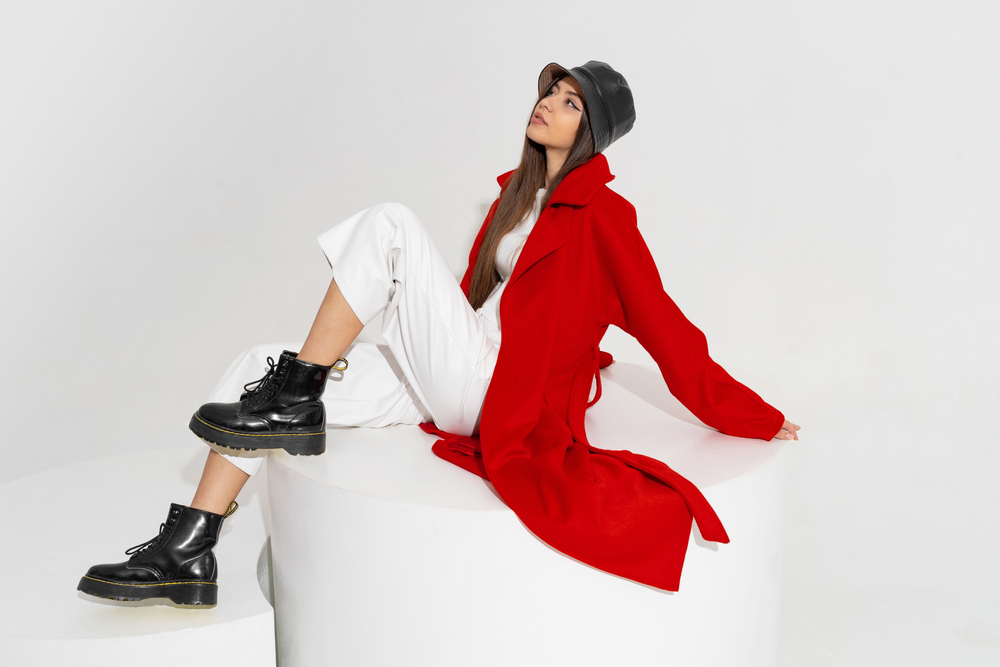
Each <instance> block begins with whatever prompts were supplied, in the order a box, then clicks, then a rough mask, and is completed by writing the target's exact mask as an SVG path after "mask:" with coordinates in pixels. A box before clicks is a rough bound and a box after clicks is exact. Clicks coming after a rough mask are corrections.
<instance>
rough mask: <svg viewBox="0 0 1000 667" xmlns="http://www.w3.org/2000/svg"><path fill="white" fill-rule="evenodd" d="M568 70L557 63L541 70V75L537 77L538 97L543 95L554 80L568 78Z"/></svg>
mask: <svg viewBox="0 0 1000 667" xmlns="http://www.w3.org/2000/svg"><path fill="white" fill-rule="evenodd" d="M569 75H570V74H569V70H567V69H566V68H565V67H563V66H562V65H559V64H557V63H549V64H548V65H546V66H545V67H544V68H543V69H542V73H541V74H539V75H538V96H539V97H541V96H542V95H544V94H545V93H546V92H547V91H548V89H549V88H550V87H551V86H552V82H553V81H555V80H556V79H562V78H563V77H567V76H569Z"/></svg>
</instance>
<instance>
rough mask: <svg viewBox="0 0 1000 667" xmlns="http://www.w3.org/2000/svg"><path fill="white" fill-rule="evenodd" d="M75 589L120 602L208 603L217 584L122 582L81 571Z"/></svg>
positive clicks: (215, 599) (211, 602) (214, 597)
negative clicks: (164, 600)
mask: <svg viewBox="0 0 1000 667" xmlns="http://www.w3.org/2000/svg"><path fill="white" fill-rule="evenodd" d="M76 589H77V590H78V591H81V592H83V593H86V594H87V595H93V596H94V597H98V598H107V599H108V600H119V601H121V602H134V601H139V600H151V599H153V598H167V599H168V600H170V601H171V602H173V603H174V604H182V605H192V606H204V607H211V606H214V605H215V604H216V603H217V602H218V600H219V586H218V584H215V583H213V582H210V581H158V582H155V583H149V584H123V583H119V582H116V581H108V580H106V579H96V578H94V577H89V576H87V575H84V576H83V578H82V579H80V584H79V585H78V586H77V587H76Z"/></svg>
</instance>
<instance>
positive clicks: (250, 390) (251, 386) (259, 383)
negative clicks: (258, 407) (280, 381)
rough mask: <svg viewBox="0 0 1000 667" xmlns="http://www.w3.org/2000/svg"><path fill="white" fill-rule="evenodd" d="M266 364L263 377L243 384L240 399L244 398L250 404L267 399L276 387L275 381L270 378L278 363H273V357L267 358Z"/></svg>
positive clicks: (272, 376)
mask: <svg viewBox="0 0 1000 667" xmlns="http://www.w3.org/2000/svg"><path fill="white" fill-rule="evenodd" d="M267 365H268V369H267V372H266V373H265V374H264V377H262V378H261V379H259V380H254V381H253V382H247V383H246V384H245V385H243V397H242V400H246V401H247V402H248V403H249V404H250V405H253V404H254V403H260V402H261V401H264V400H267V399H268V398H270V397H271V395H272V394H273V393H274V389H275V387H277V383H276V382H272V381H271V380H272V378H274V375H275V372H276V369H277V368H278V365H277V364H275V363H274V358H273V357H268V358H267Z"/></svg>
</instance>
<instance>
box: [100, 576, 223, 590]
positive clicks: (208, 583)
mask: <svg viewBox="0 0 1000 667" xmlns="http://www.w3.org/2000/svg"><path fill="white" fill-rule="evenodd" d="M83 578H84V579H90V580H91V581H97V582H99V583H102V584H111V585H112V586H133V587H135V588H148V587H150V586H177V585H179V584H180V585H183V584H191V585H193V586H218V585H219V584H218V583H216V582H214V581H164V582H162V583H157V584H120V583H118V582H117V581H105V580H104V579H94V578H93V577H89V576H87V575H86V574H85V575H83Z"/></svg>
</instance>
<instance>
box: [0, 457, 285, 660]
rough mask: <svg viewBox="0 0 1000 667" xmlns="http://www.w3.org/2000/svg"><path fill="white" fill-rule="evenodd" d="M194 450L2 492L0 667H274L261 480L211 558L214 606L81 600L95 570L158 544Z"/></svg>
mask: <svg viewBox="0 0 1000 667" xmlns="http://www.w3.org/2000/svg"><path fill="white" fill-rule="evenodd" d="M207 453H208V448H207V447H205V446H204V445H200V444H192V445H191V446H190V447H185V448H179V449H165V450H155V451H148V452H137V453H135V454H126V455H121V456H112V457H107V458H102V459H96V460H93V461H87V462H85V463H76V464H72V465H67V466H63V467H60V468H56V469H54V470H48V471H45V472H42V473H38V474H35V475H30V476H28V477H22V478H21V479H17V480H14V481H12V482H8V483H6V484H3V485H2V486H0V507H3V514H2V517H0V534H2V535H3V548H2V549H0V567H2V570H3V572H4V578H3V581H4V596H3V604H2V605H0V665H4V666H5V667H6V666H8V665H9V666H10V667H14V666H16V667H34V666H36V665H37V666H39V667H53V666H54V665H73V666H80V667H89V666H91V665H93V666H95V667H97V666H100V667H112V666H116V665H121V666H128V667H135V666H136V665H143V666H144V667H147V666H148V667H153V666H157V667H159V666H162V667H178V665H193V664H203V665H213V666H214V667H228V666H232V667H237V666H238V667H258V666H260V667H264V666H265V665H267V666H271V667H273V666H274V664H275V647H274V612H273V609H272V608H271V606H270V604H269V603H268V601H267V600H266V599H265V597H264V594H263V593H262V591H261V587H260V585H259V584H258V582H257V574H256V572H257V560H258V556H259V554H260V552H261V546H262V544H264V541H265V538H266V535H267V526H266V518H267V506H266V493H265V492H264V488H265V486H266V481H265V480H264V479H256V480H251V482H250V483H249V484H248V485H247V486H246V487H245V488H244V490H243V492H242V493H241V494H240V497H239V502H240V509H239V511H237V512H236V513H235V514H233V515H232V516H231V517H229V518H228V519H226V521H225V523H224V524H223V528H222V537H221V540H220V543H219V546H217V547H216V549H215V552H216V555H217V557H218V559H219V604H218V605H217V606H216V607H213V608H210V609H182V608H179V607H173V606H161V605H153V604H150V603H148V601H147V602H142V603H139V602H115V601H112V600H101V599H98V598H93V597H91V596H89V595H84V594H83V593H80V592H78V591H77V590H76V585H77V582H79V580H80V577H81V576H83V574H84V573H85V572H86V571H87V568H89V567H90V566H91V565H94V564H96V563H112V562H119V561H123V560H126V559H127V558H128V556H126V555H125V554H124V553H123V552H124V551H125V549H127V548H128V547H130V546H132V545H135V544H140V543H142V542H145V541H146V540H148V539H150V538H151V537H153V536H155V535H156V533H157V531H158V530H159V528H160V523H161V522H163V521H165V520H166V518H167V512H168V511H169V509H170V503H171V502H177V503H181V504H187V503H188V502H190V500H191V497H192V495H193V494H194V490H195V487H196V485H197V482H198V479H199V477H200V475H201V470H202V467H203V466H204V463H205V457H206V455H207Z"/></svg>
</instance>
